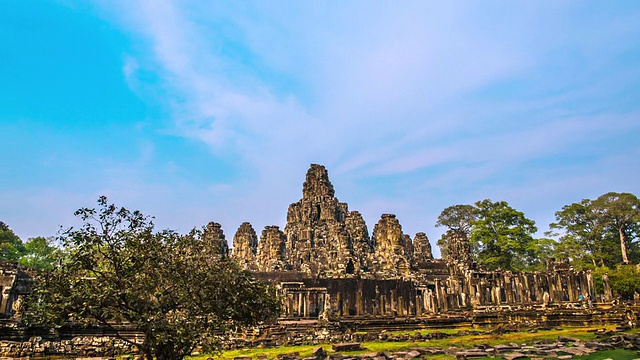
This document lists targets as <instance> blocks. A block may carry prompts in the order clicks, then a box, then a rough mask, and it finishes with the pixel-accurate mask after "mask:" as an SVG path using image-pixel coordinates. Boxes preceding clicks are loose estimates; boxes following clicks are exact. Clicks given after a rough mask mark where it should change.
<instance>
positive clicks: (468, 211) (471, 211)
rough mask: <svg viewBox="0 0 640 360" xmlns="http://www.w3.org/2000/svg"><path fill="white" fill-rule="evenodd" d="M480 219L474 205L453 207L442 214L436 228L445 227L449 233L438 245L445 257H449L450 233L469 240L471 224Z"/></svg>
mask: <svg viewBox="0 0 640 360" xmlns="http://www.w3.org/2000/svg"><path fill="white" fill-rule="evenodd" d="M477 218H478V210H477V209H476V208H475V207H474V206H473V205H452V206H449V207H447V208H445V209H444V210H442V212H441V213H440V216H438V222H437V223H436V227H440V226H445V227H446V228H447V229H448V230H449V231H448V232H447V233H445V234H443V235H442V237H440V239H439V240H438V242H437V245H438V246H439V247H440V253H441V254H442V256H443V257H446V256H447V253H448V252H447V239H448V235H447V234H448V233H449V232H453V233H456V234H458V235H462V236H464V238H465V239H469V235H470V233H471V222H472V221H474V220H476V219H477Z"/></svg>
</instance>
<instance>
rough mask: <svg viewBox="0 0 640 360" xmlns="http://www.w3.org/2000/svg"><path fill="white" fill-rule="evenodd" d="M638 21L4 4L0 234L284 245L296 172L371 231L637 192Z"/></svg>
mask: <svg viewBox="0 0 640 360" xmlns="http://www.w3.org/2000/svg"><path fill="white" fill-rule="evenodd" d="M638 19H640V3H638V2H636V1H617V2H589V1H575V2H574V1H554V2H544V1H540V2H509V1H477V2H475V1H471V2H470V1H464V2H455V1H453V2H423V1H416V2H410V1H407V2H400V3H398V2H385V1H378V2H370V1H366V2H364V1H363V2H359V1H327V2H298V1H268V2H264V1H261V2H244V1H228V2H200V1H193V2H188V1H164V0H158V1H136V2H133V1H97V2H85V1H72V0H67V1H62V0H61V1H39V2H26V1H20V0H8V1H2V2H0V162H1V163H2V164H3V170H2V171H1V172H0V220H2V221H4V222H6V223H7V224H9V226H11V227H12V228H13V229H14V230H15V231H16V233H17V234H18V235H19V236H21V237H22V238H23V239H26V238H28V237H33V236H38V235H55V234H56V232H57V231H58V228H59V226H61V225H62V226H69V225H73V224H75V220H74V217H73V211H74V210H75V209H77V208H79V207H84V206H93V205H94V204H95V200H96V199H97V197H98V196H99V195H101V194H104V195H107V196H108V197H109V198H110V199H111V200H112V201H114V202H116V203H117V204H119V205H124V206H127V207H130V208H135V209H140V210H142V211H143V212H145V213H147V214H151V215H154V216H155V217H156V224H157V225H158V226H159V227H161V228H173V229H178V230H180V231H188V230H189V229H191V228H192V227H200V226H202V225H204V224H205V223H207V222H208V221H217V222H220V223H222V225H223V229H224V231H225V232H226V235H227V239H228V240H229V241H230V240H231V239H232V237H233V234H234V233H235V230H236V229H237V227H238V226H239V225H240V223H241V222H243V221H250V222H251V223H252V224H253V225H254V228H256V230H257V231H260V230H261V229H262V228H263V227H264V226H266V225H271V224H276V225H280V226H281V227H283V226H284V224H285V220H286V209H287V206H288V204H289V203H291V202H294V201H297V200H298V199H299V198H300V197H301V189H302V182H303V180H304V175H305V172H306V170H307V168H308V166H309V164H310V163H320V164H324V165H325V166H327V168H328V170H329V175H330V177H331V180H332V182H333V184H334V186H335V187H336V195H337V196H338V198H340V200H341V201H345V202H347V203H349V205H350V208H351V209H353V210H359V211H361V212H362V213H363V215H364V216H365V220H366V221H367V224H368V226H369V228H370V229H371V228H373V225H374V224H375V222H377V220H378V219H379V217H380V214H382V213H395V214H397V216H398V218H399V219H400V222H401V224H402V225H403V227H404V230H405V232H406V233H409V234H411V235H414V234H415V233H416V232H418V231H425V232H426V233H427V235H428V236H429V238H430V239H431V241H432V242H433V243H435V241H436V239H437V238H438V237H439V236H440V234H441V232H442V229H439V228H435V227H434V224H435V222H436V219H437V216H438V214H439V213H440V211H442V209H443V208H445V207H447V206H449V205H454V204H461V203H472V202H475V201H477V200H481V199H484V198H491V199H492V200H496V201H497V200H505V201H507V202H509V203H510V204H511V205H512V206H514V207H515V208H517V209H519V210H521V211H524V212H525V214H526V215H527V216H528V217H530V218H532V219H534V220H535V221H536V222H537V224H538V227H539V228H540V229H541V231H544V230H546V228H547V225H548V223H549V222H550V221H552V220H553V213H554V212H555V211H557V210H559V209H560V208H561V207H562V206H563V205H565V204H569V203H571V202H575V201H579V200H580V199H582V198H595V197H597V196H599V195H601V194H603V193H605V192H608V191H618V192H633V193H635V194H639V193H640V182H639V181H638V179H639V178H640V170H639V168H640V166H639V165H640V160H639V159H640V141H639V140H638V139H639V135H640V21H638Z"/></svg>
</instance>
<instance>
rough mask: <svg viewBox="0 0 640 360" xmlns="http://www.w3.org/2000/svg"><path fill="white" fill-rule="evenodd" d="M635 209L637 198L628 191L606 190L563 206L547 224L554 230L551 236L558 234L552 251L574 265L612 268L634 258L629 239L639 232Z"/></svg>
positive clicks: (633, 245)
mask: <svg viewBox="0 0 640 360" xmlns="http://www.w3.org/2000/svg"><path fill="white" fill-rule="evenodd" d="M639 208H640V204H639V201H638V199H637V197H636V196H635V195H633V194H629V193H621V194H620V193H607V194H604V195H602V196H600V197H599V198H598V199H596V200H590V199H583V200H582V201H580V202H578V203H573V204H570V205H565V206H563V207H562V210H560V211H557V212H556V214H555V215H556V221H555V222H554V223H551V224H550V225H549V227H550V228H551V229H552V230H553V231H556V232H555V233H553V234H552V235H555V236H560V237H559V243H558V246H557V247H556V250H555V252H556V253H562V254H565V255H566V256H567V257H569V258H570V259H571V260H572V261H573V263H574V265H576V266H578V267H581V266H586V264H587V263H590V264H591V265H590V266H593V267H595V266H598V265H600V266H602V265H606V266H609V267H612V266H614V265H616V264H619V263H629V262H630V261H631V260H632V259H637V257H638V256H639V255H640V254H639V252H638V243H637V242H635V241H633V240H634V239H636V238H637V237H638V234H639V231H640V228H639V225H640V215H639ZM616 249H618V250H616ZM636 261H637V260H636Z"/></svg>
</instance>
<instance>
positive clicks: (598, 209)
mask: <svg viewBox="0 0 640 360" xmlns="http://www.w3.org/2000/svg"><path fill="white" fill-rule="evenodd" d="M593 209H594V211H595V213H596V214H597V216H598V218H599V221H600V223H601V224H602V226H603V228H606V229H608V230H610V231H612V232H615V233H617V234H618V237H619V241H620V254H621V255H622V263H623V264H628V263H629V251H628V247H629V243H630V242H631V241H632V240H633V239H634V238H636V237H637V236H638V233H639V232H640V200H638V198H637V197H636V196H635V195H633V194H630V193H616V192H610V193H606V194H604V195H602V196H600V197H598V198H597V199H596V200H595V201H593Z"/></svg>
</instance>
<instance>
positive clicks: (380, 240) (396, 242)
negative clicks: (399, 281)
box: [372, 214, 411, 277]
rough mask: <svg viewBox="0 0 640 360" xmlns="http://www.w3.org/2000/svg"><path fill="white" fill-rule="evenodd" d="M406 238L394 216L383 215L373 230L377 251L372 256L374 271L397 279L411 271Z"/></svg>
mask: <svg viewBox="0 0 640 360" xmlns="http://www.w3.org/2000/svg"><path fill="white" fill-rule="evenodd" d="M405 240H406V237H405V236H404V234H403V233H402V226H401V225H400V222H399V221H398V219H397V218H396V216H395V215H393V214H383V215H382V217H381V218H380V220H379V221H378V223H377V224H376V225H375V226H374V228H373V243H374V244H375V251H374V253H373V255H372V257H373V261H372V263H373V264H374V269H375V270H376V271H377V272H378V273H379V274H381V275H383V276H387V277H396V276H402V275H408V274H409V273H410V271H411V267H410V263H409V259H408V258H407V255H406V249H407V245H406V244H405Z"/></svg>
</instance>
